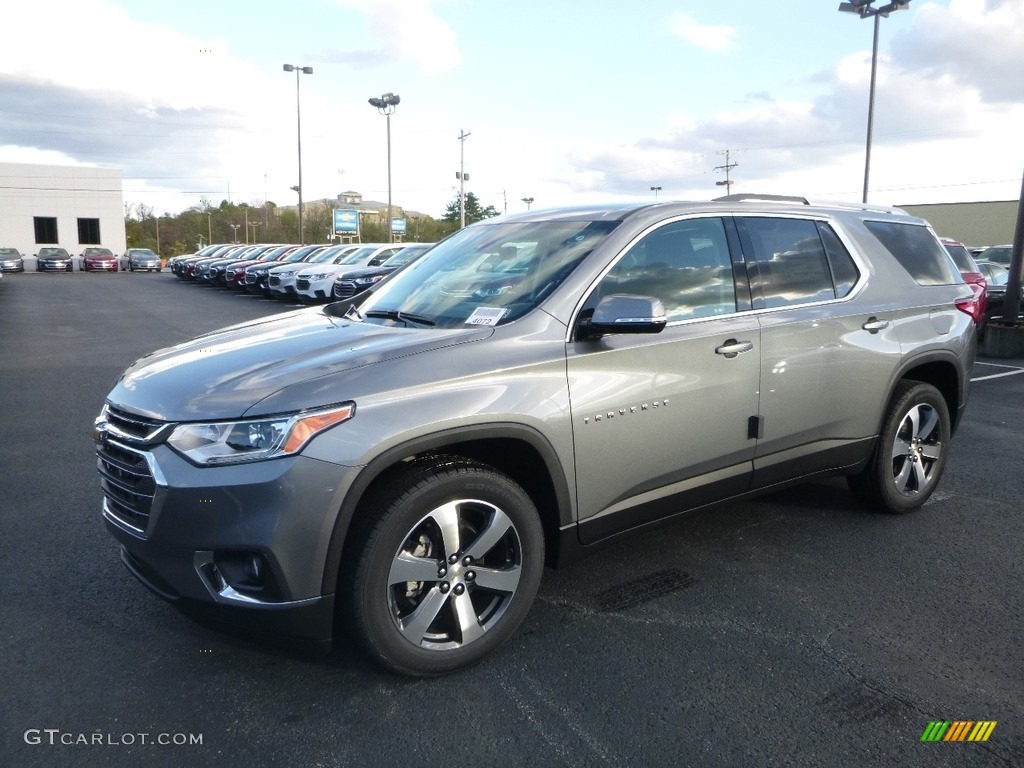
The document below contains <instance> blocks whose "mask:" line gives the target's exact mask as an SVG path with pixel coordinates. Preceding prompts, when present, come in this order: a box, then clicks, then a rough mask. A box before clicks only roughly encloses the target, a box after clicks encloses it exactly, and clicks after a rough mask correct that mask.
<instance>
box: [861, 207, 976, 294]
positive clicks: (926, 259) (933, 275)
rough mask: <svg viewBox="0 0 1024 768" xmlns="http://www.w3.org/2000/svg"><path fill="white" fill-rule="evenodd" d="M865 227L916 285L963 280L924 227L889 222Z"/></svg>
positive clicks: (960, 281)
mask: <svg viewBox="0 0 1024 768" xmlns="http://www.w3.org/2000/svg"><path fill="white" fill-rule="evenodd" d="M864 226H865V227H867V228H868V231H869V232H871V234H872V235H874V236H875V237H877V238H878V241H879V242H880V243H881V244H882V245H884V246H885V247H886V250H888V251H889V253H891V254H892V255H893V257H894V258H895V259H896V261H898V262H899V263H900V265H901V266H902V267H903V268H904V269H905V270H907V272H909V273H910V276H911V277H912V278H914V280H916V281H917V283H918V285H953V284H955V283H962V282H963V279H962V278H961V277H960V273H959V272H958V271H957V268H956V265H955V264H954V263H953V260H952V259H951V258H950V256H949V254H948V253H946V249H945V248H943V247H942V243H940V242H939V241H938V240H937V239H936V238H935V235H933V234H932V233H931V230H929V229H928V228H927V227H923V226H921V225H918V224H897V223H894V222H891V221H865V222H864Z"/></svg>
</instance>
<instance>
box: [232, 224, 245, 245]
mask: <svg viewBox="0 0 1024 768" xmlns="http://www.w3.org/2000/svg"><path fill="white" fill-rule="evenodd" d="M228 226H229V227H231V232H232V236H231V239H232V242H235V243H237V242H238V230H239V229H240V228H241V226H242V225H241V224H232V223H230V222H228ZM246 242H248V241H246Z"/></svg>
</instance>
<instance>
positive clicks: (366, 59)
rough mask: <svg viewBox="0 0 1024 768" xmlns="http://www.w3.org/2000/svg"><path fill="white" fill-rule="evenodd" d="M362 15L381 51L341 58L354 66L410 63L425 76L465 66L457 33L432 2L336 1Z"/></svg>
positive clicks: (358, 52)
mask: <svg viewBox="0 0 1024 768" xmlns="http://www.w3.org/2000/svg"><path fill="white" fill-rule="evenodd" d="M336 1H337V3H338V5H340V6H342V7H343V8H348V9H350V10H353V11H358V12H360V13H363V14H365V15H366V17H367V23H368V25H369V31H370V33H371V34H372V35H373V36H374V37H375V38H377V40H378V41H379V42H380V44H381V46H382V50H378V51H365V50H356V51H350V50H345V51H343V52H341V54H340V58H342V59H344V60H346V61H349V63H352V64H356V65H358V64H363V65H374V64H380V63H384V62H386V61H388V60H391V59H394V60H411V61H413V62H415V63H416V64H417V66H418V67H419V69H420V71H421V72H422V73H423V74H425V75H440V74H445V73H447V72H451V71H452V70H453V69H455V68H456V67H457V66H458V65H459V64H460V63H461V62H462V54H461V53H459V49H458V45H457V37H456V34H455V30H453V29H452V28H451V26H450V25H449V24H448V22H446V21H445V20H444V19H442V18H441V17H440V16H438V15H437V13H435V12H434V9H433V8H432V7H431V6H432V2H431V0H374V1H373V2H365V0H336Z"/></svg>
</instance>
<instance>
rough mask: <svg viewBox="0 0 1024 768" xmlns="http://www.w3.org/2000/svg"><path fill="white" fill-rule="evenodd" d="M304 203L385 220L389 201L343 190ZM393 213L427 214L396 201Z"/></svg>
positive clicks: (286, 208)
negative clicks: (334, 194) (366, 198)
mask: <svg viewBox="0 0 1024 768" xmlns="http://www.w3.org/2000/svg"><path fill="white" fill-rule="evenodd" d="M302 205H303V207H304V208H308V207H309V206H311V205H326V206H327V207H328V208H332V209H333V208H351V209H355V210H357V211H359V216H360V218H362V217H364V216H367V217H371V218H374V219H379V220H380V221H384V220H385V219H386V218H387V215H388V203H387V200H383V201H380V200H364V199H363V196H362V194H361V193H359V192H353V191H351V190H350V191H348V192H342V193H340V194H339V195H338V196H337V197H322V198H320V199H319V200H303V201H302ZM298 209H299V206H298V205H281V206H278V210H279V211H297V210H298ZM391 215H392V216H407V217H409V218H412V219H415V218H418V217H421V216H426V214H424V213H420V212H419V211H411V210H406V209H405V208H403V207H402V206H400V205H398V204H397V203H395V202H392V203H391Z"/></svg>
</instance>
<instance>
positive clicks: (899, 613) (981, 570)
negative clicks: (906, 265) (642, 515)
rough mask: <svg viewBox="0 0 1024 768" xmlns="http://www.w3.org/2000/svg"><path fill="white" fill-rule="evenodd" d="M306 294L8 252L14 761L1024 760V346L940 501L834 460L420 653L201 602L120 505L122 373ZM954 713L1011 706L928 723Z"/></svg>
mask: <svg viewBox="0 0 1024 768" xmlns="http://www.w3.org/2000/svg"><path fill="white" fill-rule="evenodd" d="M281 311H288V308H287V307H285V306H283V305H281V304H280V303H276V302H272V301H268V300H260V299H256V298H253V297H247V296H240V295H237V294H233V293H228V292H224V291H220V290H216V289H209V288H202V287H198V286H193V285H183V284H179V283H178V281H177V280H176V279H175V278H173V277H172V276H171V275H169V274H166V273H162V274H81V273H77V272H76V273H74V274H34V273H26V274H18V275H5V276H4V278H3V279H2V280H0V329H2V331H0V393H2V397H3V403H2V406H3V407H2V411H0V438H2V439H0V461H2V467H3V473H2V475H0V477H2V478H3V488H2V492H0V568H2V570H3V573H4V579H3V583H4V590H3V592H4V599H3V601H2V602H0V638H2V641H0V659H2V662H0V664H2V667H0V671H2V675H3V682H2V684H0V725H2V727H0V766H19V767H20V766H56V765H60V766H137V765H147V766H163V765H168V766H180V765H185V764H187V765H193V766H235V765H238V766H243V765H244V766H433V765H472V766H519V765H529V766H534V765H536V766H571V767H572V768H577V767H581V766H690V765H692V766H769V765H770V766H846V765H849V766H897V765H898V766H967V765H970V766H1003V767H1005V766H1015V765H1018V766H1019V765H1024V653H1022V651H1021V638H1022V636H1024V608H1022V598H1024V589H1022V587H1024V565H1022V563H1024V559H1022V552H1024V516H1022V515H1021V499H1022V498H1024V472H1022V471H1021V469H1022V466H1024V443H1022V440H1021V435H1022V434H1024V408H1022V404H1024V360H1019V361H1012V360H1011V361H1006V360H986V359H980V360H979V362H978V363H977V364H976V366H975V370H974V377H975V382H974V384H973V385H972V386H973V389H972V393H971V403H970V405H969V408H968V412H967V416H966V419H965V421H964V423H963V424H962V426H961V428H960V431H959V432H958V434H957V436H956V440H955V441H954V446H953V454H952V458H951V461H950V464H949V466H948V469H947V472H946V476H945V478H944V479H943V482H942V485H941V486H940V488H939V490H938V492H937V494H936V496H935V497H934V498H933V500H932V501H930V502H929V503H928V504H927V505H926V506H925V507H924V508H923V509H922V510H920V511H919V512H917V513H915V514H912V515H910V516H905V517H891V516H885V515H880V514H874V513H870V512H866V511H864V510H863V509H861V508H859V507H858V506H857V504H856V503H855V502H854V500H853V498H852V497H851V496H850V495H849V494H847V493H846V492H845V485H844V484H843V483H842V482H841V481H832V480H830V481H825V482H820V483H816V484H812V485H807V486H803V487H800V488H796V489H791V490H788V491H786V492H783V493H778V494H775V495H773V496H770V497H766V498H763V499H759V500H757V501H752V502H748V503H744V504H739V505H736V506H732V507H728V508H724V509H719V510H716V511H713V512H710V513H704V514H699V515H694V516H691V517H689V518H687V519H684V520H681V521H678V522H674V523H671V524H668V525H665V526H662V527H661V528H659V529H657V530H656V531H652V532H649V533H646V534H643V535H638V536H635V537H633V538H630V539H628V540H625V541H622V542H620V543H618V544H615V545H613V546H611V547H609V548H607V549H604V550H602V551H600V552H598V553H596V554H595V555H594V556H593V557H591V558H589V559H588V560H585V561H583V562H581V563H578V564H576V565H574V566H573V567H571V568H568V569H566V570H562V571H550V570H549V571H546V572H545V574H544V581H543V583H542V585H541V591H540V596H539V599H538V601H537V604H536V605H535V606H534V608H533V611H532V612H531V614H530V616H529V617H528V618H527V620H526V622H525V624H524V626H523V628H522V630H521V631H520V632H519V633H518V634H517V635H516V636H515V637H514V638H513V640H512V641H511V642H510V643H509V644H508V645H507V646H506V647H505V648H503V649H502V650H501V651H500V652H498V653H497V654H495V655H494V656H492V657H490V658H489V659H488V660H486V661H485V662H484V663H483V664H481V665H479V666H477V667H475V668H473V669H471V670H469V671H467V672H464V673H461V674H457V675H454V676H451V677H447V678H443V679H438V680H426V681H423V680H420V681H412V680H406V679H401V678H397V677H394V676H391V675H389V674H387V673H384V672H382V671H380V670H378V669H377V668H376V667H373V666H370V665H369V664H368V663H367V662H365V661H364V659H363V657H362V656H361V655H360V654H359V653H358V652H357V651H355V650H354V649H352V648H350V647H348V646H347V645H346V644H344V643H342V644H341V645H340V647H339V648H337V649H336V650H335V651H334V652H333V653H332V654H331V655H329V656H327V657H325V658H317V659H311V658H308V657H305V656H302V655H300V654H297V653H294V652H289V651H283V650H279V649H275V648H271V647H268V646H265V645H263V644H260V643H257V642H251V641H248V640H246V639H244V638H238V637H234V636H229V635H225V634H222V633H219V632H216V631H213V630H210V629H208V628H206V627H204V626H200V625H198V624H196V623H194V622H192V621H191V620H189V619H187V618H184V617H183V616H181V615H180V614H179V613H178V612H176V611H175V610H174V609H173V608H172V607H170V606H168V605H166V604H165V603H163V602H161V601H160V600H158V599H157V598H155V597H153V596H152V595H151V594H150V593H149V592H147V591H146V589H145V588H144V587H143V586H142V585H141V584H139V583H138V582H136V581H135V579H134V578H133V577H131V576H130V575H129V574H128V572H127V571H126V570H125V569H124V567H123V566H122V565H121V563H120V561H119V559H118V556H117V547H116V546H115V543H114V541H113V539H112V538H111V537H110V536H109V535H108V534H107V533H106V531H105V529H104V527H103V524H102V522H101V519H100V514H99V508H100V499H101V495H100V491H99V486H98V481H97V477H96V471H95V459H94V454H93V450H92V444H91V439H90V436H89V431H90V427H91V424H92V420H93V418H94V417H95V415H96V413H97V412H98V410H99V408H100V405H101V404H102V402H103V398H104V396H105V395H106V393H107V391H108V390H109V389H110V387H111V386H112V384H113V383H114V381H115V380H116V378H117V376H118V375H119V373H120V372H121V371H122V370H123V369H124V368H125V367H126V366H127V365H128V364H129V363H131V362H132V361H133V360H134V359H136V358H137V357H139V356H141V355H143V354H146V353H147V352H149V351H151V350H153V349H155V348H158V347H161V346H166V345H168V344H171V343H175V342H177V341H180V340H184V339H185V338H188V337H190V336H193V335H197V334H199V333H203V332H205V331H209V330H213V329H215V328H217V327H221V326H223V325H228V324H231V323H235V322H240V321H243V320H247V319H250V318H254V317H259V316H263V315H267V314H271V313H275V312H281ZM935 720H950V721H958V720H970V721H996V723H997V725H996V727H995V729H994V730H993V731H992V733H991V736H990V738H989V740H988V741H986V742H980V743H969V742H963V743H950V742H943V743H925V742H922V741H921V736H922V733H923V732H924V731H925V729H926V727H927V726H928V725H929V723H930V722H931V721H935ZM165 742H166V743H165Z"/></svg>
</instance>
